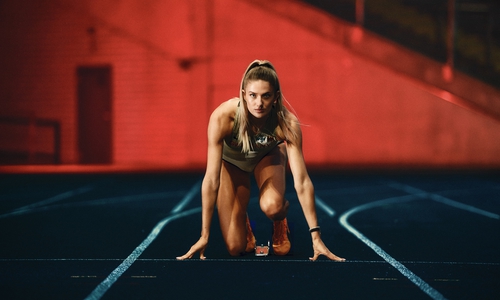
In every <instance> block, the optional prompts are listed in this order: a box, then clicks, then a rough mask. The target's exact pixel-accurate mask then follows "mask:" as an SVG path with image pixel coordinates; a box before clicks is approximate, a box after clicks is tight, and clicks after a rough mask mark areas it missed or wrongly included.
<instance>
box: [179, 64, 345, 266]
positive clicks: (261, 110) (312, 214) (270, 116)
mask: <svg viewBox="0 0 500 300" xmlns="http://www.w3.org/2000/svg"><path fill="white" fill-rule="evenodd" d="M287 160H288V163H289V165H290V169H291V172H292V175H293V181H294V187H295V190H296V192H297V196H298V198H299V202H300V204H301V207H302V210H303V212H304V216H305V218H306V221H307V224H308V225H309V231H310V233H311V238H312V246H313V250H314V255H313V257H311V258H310V259H311V260H316V259H317V258H318V257H319V256H320V255H325V256H326V257H328V258H329V259H331V260H335V261H344V260H345V259H343V258H340V257H338V256H336V255H335V254H333V253H332V252H330V250H328V248H327V247H326V246H325V244H324V243H323V241H322V240H321V235H320V230H319V226H318V221H317V217H316V208H315V203H314V187H313V184H312V182H311V179H310V178H309V175H308V173H307V170H306V166H305V162H304V158H303V155H302V133H301V129H300V124H299V122H298V120H297V118H296V116H295V115H293V114H292V113H291V112H290V111H288V110H287V108H286V107H285V106H284V105H283V95H282V93H281V88H280V83H279V80H278V76H277V74H276V71H275V69H274V67H273V65H272V64H271V63H270V62H269V61H261V60H256V61H254V62H252V63H251V64H250V65H249V66H248V68H247V70H246V71H245V73H244V75H243V80H242V82H241V88H240V97H239V98H234V99H231V100H228V101H227V102H224V103H222V104H221V105H220V106H219V107H218V108H216V109H215V110H214V112H213V113H212V115H211V117H210V121H209V124H208V157H207V169H206V173H205V176H204V179H203V184H202V188H201V198H202V226H201V237H200V239H199V240H198V241H197V242H196V243H195V244H194V245H193V246H192V247H191V248H190V249H189V251H188V252H187V253H186V254H184V255H183V256H179V257H177V259H179V260H183V259H189V258H192V257H193V255H194V254H195V253H197V252H199V253H200V258H201V259H205V250H206V248H207V245H208V238H209V233H210V225H211V221H212V216H213V213H214V209H215V208H217V210H218V215H219V220H220V227H221V230H222V236H223V238H224V241H225V243H226V247H227V250H228V251H229V254H230V255H232V256H239V255H242V254H244V253H245V252H252V251H253V250H254V248H255V237H254V235H253V233H252V229H251V227H250V223H249V221H248V215H247V206H248V203H249V201H250V173H253V174H254V176H255V180H256V183H257V185H258V188H259V191H260V195H259V203H260V208H261V209H262V211H263V212H264V214H265V215H266V216H267V217H268V218H269V219H271V220H272V221H273V222H274V225H273V228H274V232H273V238H272V248H273V253H274V254H275V255H286V254H287V253H288V252H289V251H290V241H289V239H288V232H289V230H288V225H287V220H286V215H287V211H288V206H289V202H288V201H287V200H285V198H284V195H285V169H286V163H287Z"/></svg>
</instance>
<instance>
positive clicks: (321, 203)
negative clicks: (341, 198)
mask: <svg viewBox="0 0 500 300" xmlns="http://www.w3.org/2000/svg"><path fill="white" fill-rule="evenodd" d="M315 200H316V204H317V205H318V207H319V208H321V209H322V210H324V211H325V212H326V213H327V214H328V215H329V216H330V217H331V218H332V217H333V216H334V215H335V211H334V210H333V209H332V208H331V207H329V206H328V205H326V203H325V201H323V200H322V199H321V198H320V197H318V196H315Z"/></svg>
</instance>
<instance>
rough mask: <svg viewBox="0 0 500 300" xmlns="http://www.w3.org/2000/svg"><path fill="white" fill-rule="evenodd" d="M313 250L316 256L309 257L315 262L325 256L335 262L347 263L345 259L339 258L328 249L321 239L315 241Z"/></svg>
mask: <svg viewBox="0 0 500 300" xmlns="http://www.w3.org/2000/svg"><path fill="white" fill-rule="evenodd" d="M313 250H314V256H313V257H309V259H310V260H312V261H315V260H316V259H318V257H319V256H320V255H324V256H326V257H328V259H331V260H334V261H345V258H342V257H338V256H337V255H335V254H333V253H332V252H331V251H330V250H328V248H327V247H326V246H325V243H323V241H322V240H321V238H317V239H314V240H313Z"/></svg>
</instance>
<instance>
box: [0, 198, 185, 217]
mask: <svg viewBox="0 0 500 300" xmlns="http://www.w3.org/2000/svg"><path fill="white" fill-rule="evenodd" d="M183 195H185V192H164V193H153V194H139V195H132V196H122V197H112V198H102V199H94V200H88V201H79V202H71V203H64V204H55V205H50V206H41V207H33V208H31V209H26V210H24V211H22V212H18V213H16V214H15V215H21V214H29V213H36V212H44V211H50V210H56V209H64V208H76V207H85V206H99V205H110V204H114V203H120V204H124V203H129V202H135V201H141V202H142V201H152V200H161V199H165V198H171V197H180V196H183ZM9 216H14V214H6V215H3V216H0V218H1V217H9Z"/></svg>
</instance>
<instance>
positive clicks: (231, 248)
mask: <svg viewBox="0 0 500 300" xmlns="http://www.w3.org/2000/svg"><path fill="white" fill-rule="evenodd" d="M226 247H227V251H228V252H229V255H231V256H241V255H242V254H243V253H245V249H246V242H245V243H241V242H239V243H236V242H227V243H226Z"/></svg>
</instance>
